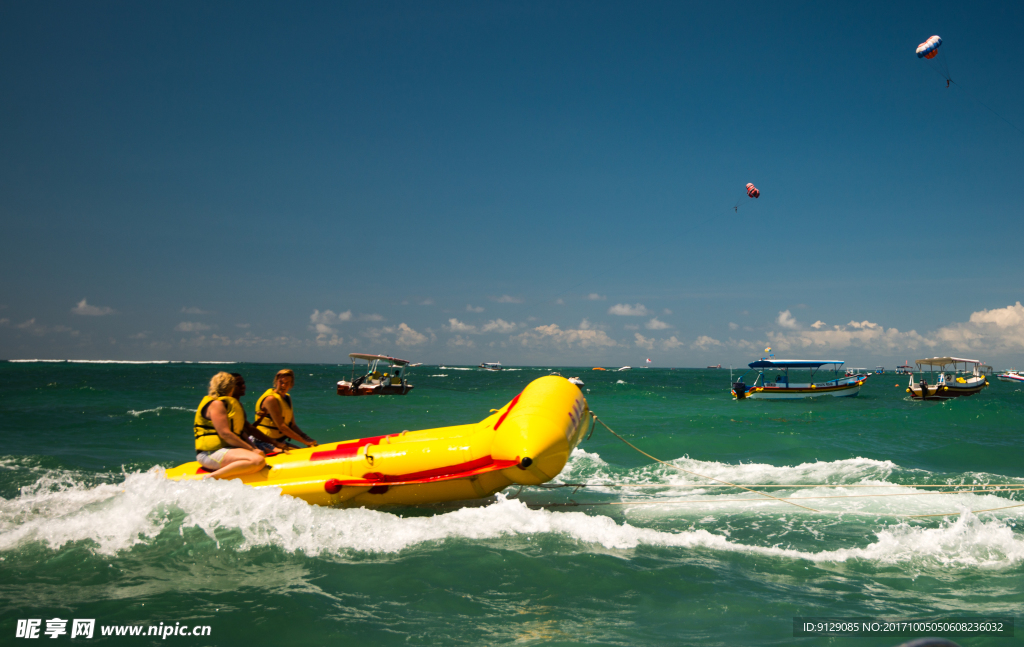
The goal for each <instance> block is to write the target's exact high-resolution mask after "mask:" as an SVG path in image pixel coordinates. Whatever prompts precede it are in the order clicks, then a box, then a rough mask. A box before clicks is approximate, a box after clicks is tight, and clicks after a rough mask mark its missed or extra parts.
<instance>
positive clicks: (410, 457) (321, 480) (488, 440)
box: [167, 375, 593, 506]
mask: <svg viewBox="0 0 1024 647" xmlns="http://www.w3.org/2000/svg"><path fill="white" fill-rule="evenodd" d="M592 425H593V419H592V416H591V415H590V409H589V408H588V407H587V401H586V399H585V398H584V397H583V394H582V393H581V392H580V390H579V389H578V388H577V387H576V386H575V385H573V384H570V383H569V381H568V380H566V379H565V378H563V377H557V376H550V375H549V376H547V377H542V378H539V379H536V380H534V381H533V382H531V383H530V384H528V385H527V386H526V388H525V389H523V392H522V393H520V394H519V395H517V396H516V397H514V398H512V401H511V402H509V403H508V404H506V405H505V406H504V407H502V408H501V409H496V410H492V413H491V415H490V416H488V417H487V418H485V419H484V420H482V421H481V422H478V423H476V424H471V425H458V426H455V427H441V428H439V429H424V430H421V431H403V432H401V433H397V434H389V435H386V436H374V437H372V438H360V439H358V440H345V441H342V442H339V443H327V444H325V445H319V446H317V447H311V448H306V449H296V450H291V451H290V452H288V453H286V454H284V453H277V454H271V455H270V456H268V457H267V467H265V468H263V469H262V470H261V471H259V472H257V473H255V474H250V475H248V476H243V477H241V480H242V482H243V483H247V484H248V485H252V486H253V487H258V488H259V487H274V488H280V490H281V492H282V493H283V494H287V495H290V496H294V497H298V498H300V499H304V500H306V501H308V502H309V503H314V504H317V505H332V506H364V505H368V506H378V505H417V504H428V503H440V502H443V501H460V500H465V499H477V498H483V497H488V496H490V495H492V494H494V493H495V492H500V491H501V490H503V489H505V488H507V487H508V486H510V485H514V484H519V485H539V484H541V483H545V482H547V481H550V480H551V479H553V478H554V477H556V476H558V474H559V472H561V471H562V468H563V467H565V463H566V461H568V460H569V454H570V452H572V450H573V448H574V447H576V445H578V444H579V442H580V440H582V439H583V437H584V436H585V435H586V433H587V432H588V430H589V429H590V428H591V426H592ZM205 473H206V470H204V469H203V467H202V466H201V465H200V464H199V463H196V462H194V461H193V462H191V463H185V464H184V465H180V466H178V467H175V468H173V469H169V470H167V476H168V477H169V478H172V479H199V478H203V475H204V474H205Z"/></svg>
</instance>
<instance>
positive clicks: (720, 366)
mask: <svg viewBox="0 0 1024 647" xmlns="http://www.w3.org/2000/svg"><path fill="white" fill-rule="evenodd" d="M708 368H722V365H721V364H715V365H714V366H709V367H708Z"/></svg>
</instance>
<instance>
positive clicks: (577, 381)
mask: <svg viewBox="0 0 1024 647" xmlns="http://www.w3.org/2000/svg"><path fill="white" fill-rule="evenodd" d="M569 381H570V382H572V383H573V384H575V385H576V386H583V380H581V379H580V378H578V377H570V378H569Z"/></svg>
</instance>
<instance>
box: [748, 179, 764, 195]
mask: <svg viewBox="0 0 1024 647" xmlns="http://www.w3.org/2000/svg"><path fill="white" fill-rule="evenodd" d="M747 195H748V196H750V197H751V198H756V197H758V196H760V195H761V192H760V191H758V190H757V187H756V186H754V185H753V184H752V183H750V182H747Z"/></svg>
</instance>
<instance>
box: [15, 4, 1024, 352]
mask: <svg viewBox="0 0 1024 647" xmlns="http://www.w3.org/2000/svg"><path fill="white" fill-rule="evenodd" d="M1021 24H1024V5H1018V4H1016V3H1005V2H1004V3H996V4H986V3H969V4H967V3H952V2H949V3H941V2H933V3H920V4H913V5H912V4H904V3H876V4H869V3H850V4H837V3H828V4H827V5H826V4H822V3H812V2H802V3H791V4H779V3H770V4H748V3H713V4H712V5H711V6H709V5H708V4H707V3H701V4H696V3H692V4H687V3H675V2H671V3H642V4H637V3H597V2H536V3H510V2H487V3H479V2H475V3H474V2H467V3H460V2H449V3H415V2H398V3H394V2H374V3H302V4H301V5H298V6H294V5H293V4H292V3H276V4H268V3H255V2H246V3H236V4H232V3H226V2H225V3H203V4H200V3H157V2H153V3H142V4H140V3H112V2H98V3H74V2H57V3H53V2H39V3H15V2H3V3H0V60H2V61H3V65H2V66H0V83H2V85H3V88H4V91H3V92H2V93H0V217H2V219H3V223H4V225H3V226H4V232H5V235H4V236H3V238H2V240H0V268H2V271H3V276H4V277H5V280H4V281H3V288H2V289H0V357H4V358H34V357H38V358H80V359H135V360H143V359H185V360H249V361H273V362H335V361H343V360H345V357H346V355H347V353H349V352H381V353H390V354H394V355H397V356H399V357H408V358H409V359H412V360H413V361H423V362H429V363H474V364H475V363H478V362H480V361H500V362H503V363H505V364H536V363H541V364H568V365H601V364H604V365H609V364H633V365H635V364H638V363H640V362H642V361H643V359H645V358H647V357H650V358H651V359H653V360H654V364H655V365H661V366H703V365H705V364H708V363H719V362H722V363H723V364H730V363H732V364H736V365H739V364H745V363H746V362H749V361H751V360H752V359H755V358H756V356H758V354H759V353H760V351H761V350H762V349H763V347H764V345H765V344H767V343H771V344H772V345H773V347H774V348H775V349H776V354H777V355H778V356H783V355H790V356H805V357H817V356H830V357H836V356H838V357H840V358H842V359H846V360H847V361H848V362H850V363H853V364H863V365H872V366H873V365H875V364H886V365H889V366H891V365H894V364H896V363H902V360H904V359H913V358H914V357H920V356H926V355H927V356H931V355H944V354H955V355H961V356H963V355H966V356H975V357H978V358H979V359H984V360H987V361H990V362H992V363H994V364H996V365H997V366H1003V365H1010V364H1014V363H1017V364H1020V363H1022V361H1024V307H1021V306H1019V305H1017V304H1018V302H1019V301H1020V300H1021V298H1022V296H1021V288H1020V285H1021V280H1020V277H1019V273H1018V271H1017V270H1016V268H1018V267H1020V266H1021V261H1022V260H1024V259H1022V256H1024V251H1022V249H1021V244H1020V243H1021V234H1022V224H1021V216H1022V208H1021V201H1020V199H1019V197H1018V196H1019V193H1020V181H1019V178H1020V176H1021V171H1022V166H1024V165H1022V161H1024V134H1022V133H1021V132H1020V130H1017V129H1018V128H1020V129H1024V87H1022V86H1021V84H1020V78H1021V74H1020V63H1019V61H1020V54H1019V51H1017V50H1018V49H1019V47H1018V46H1017V45H1016V42H1017V41H1018V40H1019V33H1018V32H1019V26H1020V25H1021ZM932 34H939V35H941V36H942V38H943V40H944V43H943V46H942V52H943V56H944V57H945V58H946V61H947V62H948V65H949V68H950V71H951V74H952V76H953V79H954V80H955V81H956V82H957V85H954V86H953V87H952V88H950V89H947V88H946V87H945V82H944V81H943V80H942V79H941V78H940V77H939V75H937V74H936V73H935V72H934V71H933V70H932V69H930V68H929V67H928V63H926V62H925V61H922V60H920V59H918V58H917V57H916V56H915V54H914V49H915V47H916V46H917V44H918V43H920V42H921V41H923V40H925V39H926V38H927V37H928V36H931V35H932ZM993 111H994V112H993ZM1004 120H1005V121H1004ZM1007 121H1008V122H1009V124H1008V123H1007ZM747 182H753V183H754V184H755V185H757V187H758V188H759V189H760V190H761V197H760V198H759V199H757V200H756V201H755V200H750V199H748V198H746V197H745V196H744V194H743V187H744V185H745V184H746V183H747ZM737 200H739V201H740V205H741V206H740V209H739V211H738V212H734V211H733V209H732V207H733V206H734V205H735V204H736V203H737Z"/></svg>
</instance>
